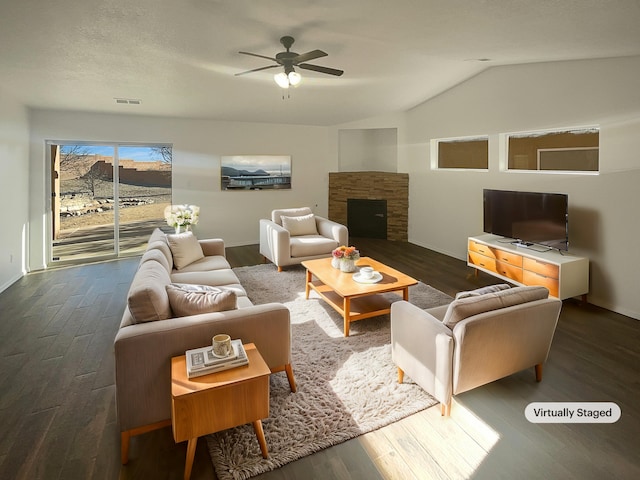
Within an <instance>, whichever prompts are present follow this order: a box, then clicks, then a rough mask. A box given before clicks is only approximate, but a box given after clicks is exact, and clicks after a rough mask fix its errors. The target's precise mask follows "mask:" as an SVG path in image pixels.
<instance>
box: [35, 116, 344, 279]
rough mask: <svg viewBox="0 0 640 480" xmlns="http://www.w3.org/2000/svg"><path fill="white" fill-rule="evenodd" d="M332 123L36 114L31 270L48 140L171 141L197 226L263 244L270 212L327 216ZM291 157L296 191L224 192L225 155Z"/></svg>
mask: <svg viewBox="0 0 640 480" xmlns="http://www.w3.org/2000/svg"><path fill="white" fill-rule="evenodd" d="M328 132H329V130H328V128H326V127H309V126H296V125H276V124H257V123H238V122H220V121H207V120H188V119H177V118H158V117H143V116H134V115H108V114H89V113H77V112H75V113H74V112H62V111H50V110H34V111H32V112H31V153H30V162H31V177H32V178H31V202H32V208H31V221H32V224H33V228H32V229H31V235H30V251H31V262H30V265H31V268H32V269H39V268H43V266H44V264H45V259H46V257H47V248H48V247H47V246H48V240H47V239H48V232H47V231H46V230H45V228H43V224H42V222H41V221H39V219H41V218H43V217H45V218H46V217H47V216H48V215H49V208H50V207H49V197H48V196H47V193H46V189H45V188H44V186H45V185H46V184H47V182H48V180H47V175H48V168H47V164H46V159H45V142H46V141H47V140H66V141H73V140H84V141H95V142H98V141H102V142H105V141H111V142H138V143H140V142H148V143H172V144H173V171H172V175H173V201H174V203H180V204H183V203H190V204H196V205H200V207H201V214H200V222H199V224H198V225H197V227H196V231H197V233H198V235H201V236H203V237H211V236H215V237H222V238H224V239H225V242H226V243H227V245H229V246H233V245H244V244H251V243H257V242H258V220H259V219H260V218H266V217H268V216H269V214H270V212H271V210H272V209H275V208H284V207H293V206H296V207H297V206H310V207H312V208H313V209H314V210H315V211H316V212H317V213H318V214H319V215H326V214H327V188H328V181H329V175H328V172H329V171H335V170H336V168H337V160H336V156H335V154H334V155H329V154H328V145H329V140H328V138H329V133H328ZM258 154H268V155H291V156H292V170H293V177H292V189H291V190H272V191H221V190H220V156H222V155H258Z"/></svg>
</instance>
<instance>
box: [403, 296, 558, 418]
mask: <svg viewBox="0 0 640 480" xmlns="http://www.w3.org/2000/svg"><path fill="white" fill-rule="evenodd" d="M499 287H500V288H493V289H489V290H494V291H489V293H485V292H486V290H485V289H480V290H479V291H474V292H463V293H461V294H458V298H457V299H455V300H454V301H453V302H451V303H450V304H449V305H444V306H441V307H436V308H431V309H427V310H422V309H420V308H418V307H416V306H415V305H412V304H411V303H409V302H406V301H399V302H395V303H394V304H393V305H392V306H391V348H392V358H393V362H394V363H395V364H396V365H397V367H398V382H399V383H402V382H403V380H404V374H405V373H406V374H407V375H408V376H409V377H410V378H411V379H412V380H413V381H414V382H415V383H417V384H418V385H419V386H420V387H422V388H423V389H424V390H425V391H426V392H427V393H429V394H430V395H432V396H433V397H435V398H436V400H438V401H439V402H440V404H441V414H442V415H450V413H451V399H452V397H453V395H457V394H459V393H462V392H466V391H468V390H471V389H473V388H476V387H479V386H481V385H485V384H487V383H490V382H493V381H495V380H498V379H500V378H503V377H506V376H509V375H512V374H513V373H516V372H519V371H521V370H524V369H526V368H530V367H535V374H536V380H537V381H541V380H542V365H543V364H544V362H545V361H546V360H547V357H548V355H549V349H550V347H551V342H552V340H553V335H554V333H555V329H556V325H557V322H558V317H559V315H560V309H561V307H562V302H561V301H560V300H558V299H557V298H553V297H551V298H549V291H548V290H547V289H546V288H545V287H540V286H533V287H531V286H528V287H515V288H508V285H503V286H502V285H501V286H499Z"/></svg>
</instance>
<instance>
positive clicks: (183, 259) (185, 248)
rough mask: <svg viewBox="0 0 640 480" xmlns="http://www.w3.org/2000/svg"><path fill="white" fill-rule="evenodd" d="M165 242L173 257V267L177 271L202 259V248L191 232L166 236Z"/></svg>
mask: <svg viewBox="0 0 640 480" xmlns="http://www.w3.org/2000/svg"><path fill="white" fill-rule="evenodd" d="M167 241H168V242H169V248H171V253H172V255H173V266H174V267H175V268H176V269H178V270H180V269H181V268H184V267H186V266H187V265H189V264H191V263H193V262H195V261H196V260H200V259H201V258H204V253H203V252H202V247H201V246H200V244H199V243H198V239H197V238H196V236H195V235H194V234H193V232H184V233H171V234H168V235H167Z"/></svg>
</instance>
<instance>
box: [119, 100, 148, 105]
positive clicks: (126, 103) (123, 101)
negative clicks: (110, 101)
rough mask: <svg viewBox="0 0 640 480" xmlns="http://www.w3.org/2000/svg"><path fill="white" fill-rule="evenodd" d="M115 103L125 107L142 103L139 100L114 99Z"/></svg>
mask: <svg viewBox="0 0 640 480" xmlns="http://www.w3.org/2000/svg"><path fill="white" fill-rule="evenodd" d="M115 101H116V103H122V104H125V105H140V104H141V103H142V100H140V99H139V98H116V99H115Z"/></svg>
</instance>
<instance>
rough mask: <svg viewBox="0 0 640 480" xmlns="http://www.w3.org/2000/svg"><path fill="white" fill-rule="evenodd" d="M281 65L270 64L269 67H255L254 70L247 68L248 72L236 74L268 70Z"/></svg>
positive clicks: (242, 73)
mask: <svg viewBox="0 0 640 480" xmlns="http://www.w3.org/2000/svg"><path fill="white" fill-rule="evenodd" d="M280 66H281V65H269V66H268V67H260V68H254V69H253V70H247V71H246V72H240V73H236V74H235V76H236V77H238V76H240V75H245V74H247V73H253V72H259V71H260V70H266V69H268V68H275V67H280Z"/></svg>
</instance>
